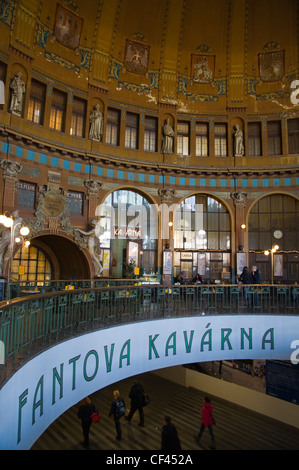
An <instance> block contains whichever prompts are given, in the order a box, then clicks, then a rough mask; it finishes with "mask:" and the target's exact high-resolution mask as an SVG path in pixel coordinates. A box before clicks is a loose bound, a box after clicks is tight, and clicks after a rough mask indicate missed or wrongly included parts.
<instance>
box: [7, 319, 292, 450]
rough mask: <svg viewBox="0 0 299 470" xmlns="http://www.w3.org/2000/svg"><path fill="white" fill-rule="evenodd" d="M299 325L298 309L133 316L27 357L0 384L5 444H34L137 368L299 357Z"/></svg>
mask: <svg viewBox="0 0 299 470" xmlns="http://www.w3.org/2000/svg"><path fill="white" fill-rule="evenodd" d="M298 326H299V318H298V317H296V316H287V315H285V316H278V315H277V316H264V315H260V316H258V315H245V316H241V315H221V316H217V315H213V316H202V317H187V318H170V319H164V320H153V321H148V322H140V323H131V324H126V325H123V326H117V327H114V328H109V329H104V330H99V331H95V332H92V333H88V334H85V335H82V336H79V337H76V338H73V339H70V340H67V341H65V342H63V343H60V344H58V345H56V346H53V347H51V348H49V349H48V350H46V351H44V352H42V353H41V354H39V355H37V356H36V357H34V358H33V359H32V360H30V361H28V363H26V364H24V366H23V367H22V368H20V369H19V370H18V371H17V372H16V373H15V374H14V375H13V376H12V377H11V378H10V380H9V381H8V382H7V383H6V384H5V385H4V386H3V387H2V389H1V390H0V449H2V450H5V449H6V450H14V449H20V450H24V449H30V448H31V446H32V445H33V444H34V442H35V441H36V440H37V439H38V437H39V436H40V435H41V434H42V433H43V432H44V430H45V429H46V428H47V427H48V426H49V425H50V424H51V423H52V422H53V421H55V419H57V418H58V417H59V416H60V415H61V414H62V413H64V412H65V411H66V410H67V409H69V408H70V407H71V406H73V405H74V404H76V403H78V402H79V401H80V400H81V399H82V398H83V397H85V396H87V395H90V394H92V393H94V392H95V391H97V390H99V389H101V388H104V387H106V386H107V385H110V384H113V383H115V382H119V381H121V380H123V379H125V378H127V377H130V376H133V375H136V374H140V373H143V372H148V371H152V370H156V369H161V368H165V367H170V366H175V365H179V364H186V363H192V362H205V361H215V360H225V359H226V360H232V359H280V360H290V359H291V356H292V357H297V353H296V350H295V351H294V344H295V345H296V344H298V345H299V343H298V340H299V328H298ZM292 348H293V349H292ZM297 349H299V346H298V348H297Z"/></svg>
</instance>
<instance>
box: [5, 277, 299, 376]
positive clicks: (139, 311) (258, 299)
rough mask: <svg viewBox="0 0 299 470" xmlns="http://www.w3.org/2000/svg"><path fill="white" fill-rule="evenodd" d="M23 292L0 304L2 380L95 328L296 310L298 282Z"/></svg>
mask: <svg viewBox="0 0 299 470" xmlns="http://www.w3.org/2000/svg"><path fill="white" fill-rule="evenodd" d="M106 282H107V281H106ZM23 294H24V295H26V297H22V298H17V299H14V300H12V301H11V302H10V303H6V302H2V303H0V315H1V316H0V341H1V342H2V343H1V345H2V347H3V348H4V352H5V361H4V363H3V364H2V365H0V385H1V382H3V381H5V380H7V378H8V377H9V375H10V373H11V372H12V371H13V370H15V369H16V368H17V367H18V365H19V364H20V363H22V362H23V361H24V360H26V359H27V358H28V357H29V356H32V355H34V354H36V353H38V352H40V351H41V350H43V349H45V348H48V347H49V346H51V345H53V344H54V343H56V342H60V341H63V340H65V339H67V338H70V337H72V336H76V335H80V334H84V333H85V332H88V331H92V330H93V329H101V328H108V327H110V326H114V325H117V324H123V323H126V322H134V321H143V320H144V321H145V320H150V319H159V318H168V317H175V316H180V317H181V316H192V315H214V314H217V315H219V314H239V315H241V314H250V313H253V314H257V313H260V314H264V315H265V314H266V315H267V314H271V315H273V314H280V315H284V314H288V315H298V314H299V287H297V286H296V285H279V286H278V285H258V286H257V285H255V286H253V285H250V286H241V287H240V286H238V285H200V286H197V285H184V286H181V285H173V286H162V285H153V286H136V285H117V286H115V285H114V286H112V287H111V286H109V287H108V286H105V287H94V288H81V289H65V290H61V291H55V292H47V293H39V292H38V291H36V290H30V289H29V290H27V291H26V292H24V293H23Z"/></svg>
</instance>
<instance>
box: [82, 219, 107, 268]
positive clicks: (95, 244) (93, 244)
mask: <svg viewBox="0 0 299 470" xmlns="http://www.w3.org/2000/svg"><path fill="white" fill-rule="evenodd" d="M75 230H76V232H79V233H81V234H82V235H85V236H86V237H87V248H88V251H89V253H90V254H91V256H92V262H93V265H94V268H95V274H96V276H100V275H101V274H102V271H103V266H102V264H101V262H100V259H99V258H100V254H101V249H100V242H99V239H98V236H97V235H98V229H97V221H96V220H95V219H94V220H93V221H92V222H91V229H90V230H89V231H88V232H85V231H83V230H80V229H78V228H77V229H75Z"/></svg>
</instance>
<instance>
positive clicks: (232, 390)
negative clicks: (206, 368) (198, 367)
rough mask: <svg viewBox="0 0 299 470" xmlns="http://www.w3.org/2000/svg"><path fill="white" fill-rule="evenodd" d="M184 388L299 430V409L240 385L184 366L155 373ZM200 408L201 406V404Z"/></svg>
mask: <svg viewBox="0 0 299 470" xmlns="http://www.w3.org/2000/svg"><path fill="white" fill-rule="evenodd" d="M152 373H153V374H157V375H159V376H161V377H163V378H165V379H168V380H171V381H172V382H175V383H177V384H180V385H183V386H185V387H192V388H195V389H197V390H201V391H202V392H204V393H205V394H208V395H211V396H216V397H218V398H221V399H223V400H227V401H230V402H232V403H235V404H236V405H238V406H243V407H244V408H248V409H250V410H252V411H254V412H256V413H261V414H262V415H264V416H268V417H269V418H272V419H277V420H278V421H281V422H283V423H285V424H288V425H290V426H294V427H296V428H299V406H298V405H294V404H293V403H289V402H286V401H283V400H279V399H278V398H275V397H271V396H270V395H266V394H263V393H261V392H256V391H255V390H251V389H249V388H246V387H241V386H240V385H235V384H232V383H230V382H225V381H223V380H220V379H217V378H215V377H210V376H209V375H206V374H201V373H200V372H197V371H195V370H191V369H187V368H186V367H183V366H177V367H169V368H167V369H160V370H157V371H154V372H152ZM199 406H200V405H199Z"/></svg>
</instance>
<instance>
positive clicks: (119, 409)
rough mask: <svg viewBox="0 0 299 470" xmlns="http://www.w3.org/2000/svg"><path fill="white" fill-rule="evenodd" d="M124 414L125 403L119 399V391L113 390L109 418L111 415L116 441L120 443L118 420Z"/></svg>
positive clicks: (120, 435)
mask: <svg viewBox="0 0 299 470" xmlns="http://www.w3.org/2000/svg"><path fill="white" fill-rule="evenodd" d="M125 412H126V405H125V402H124V400H123V399H122V398H121V396H120V393H119V390H114V392H113V401H112V403H111V408H110V413H109V417H110V416H112V415H113V418H114V423H115V429H116V439H117V440H118V441H120V440H121V437H122V434H121V426H120V419H121V417H122V416H124V414H125Z"/></svg>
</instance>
